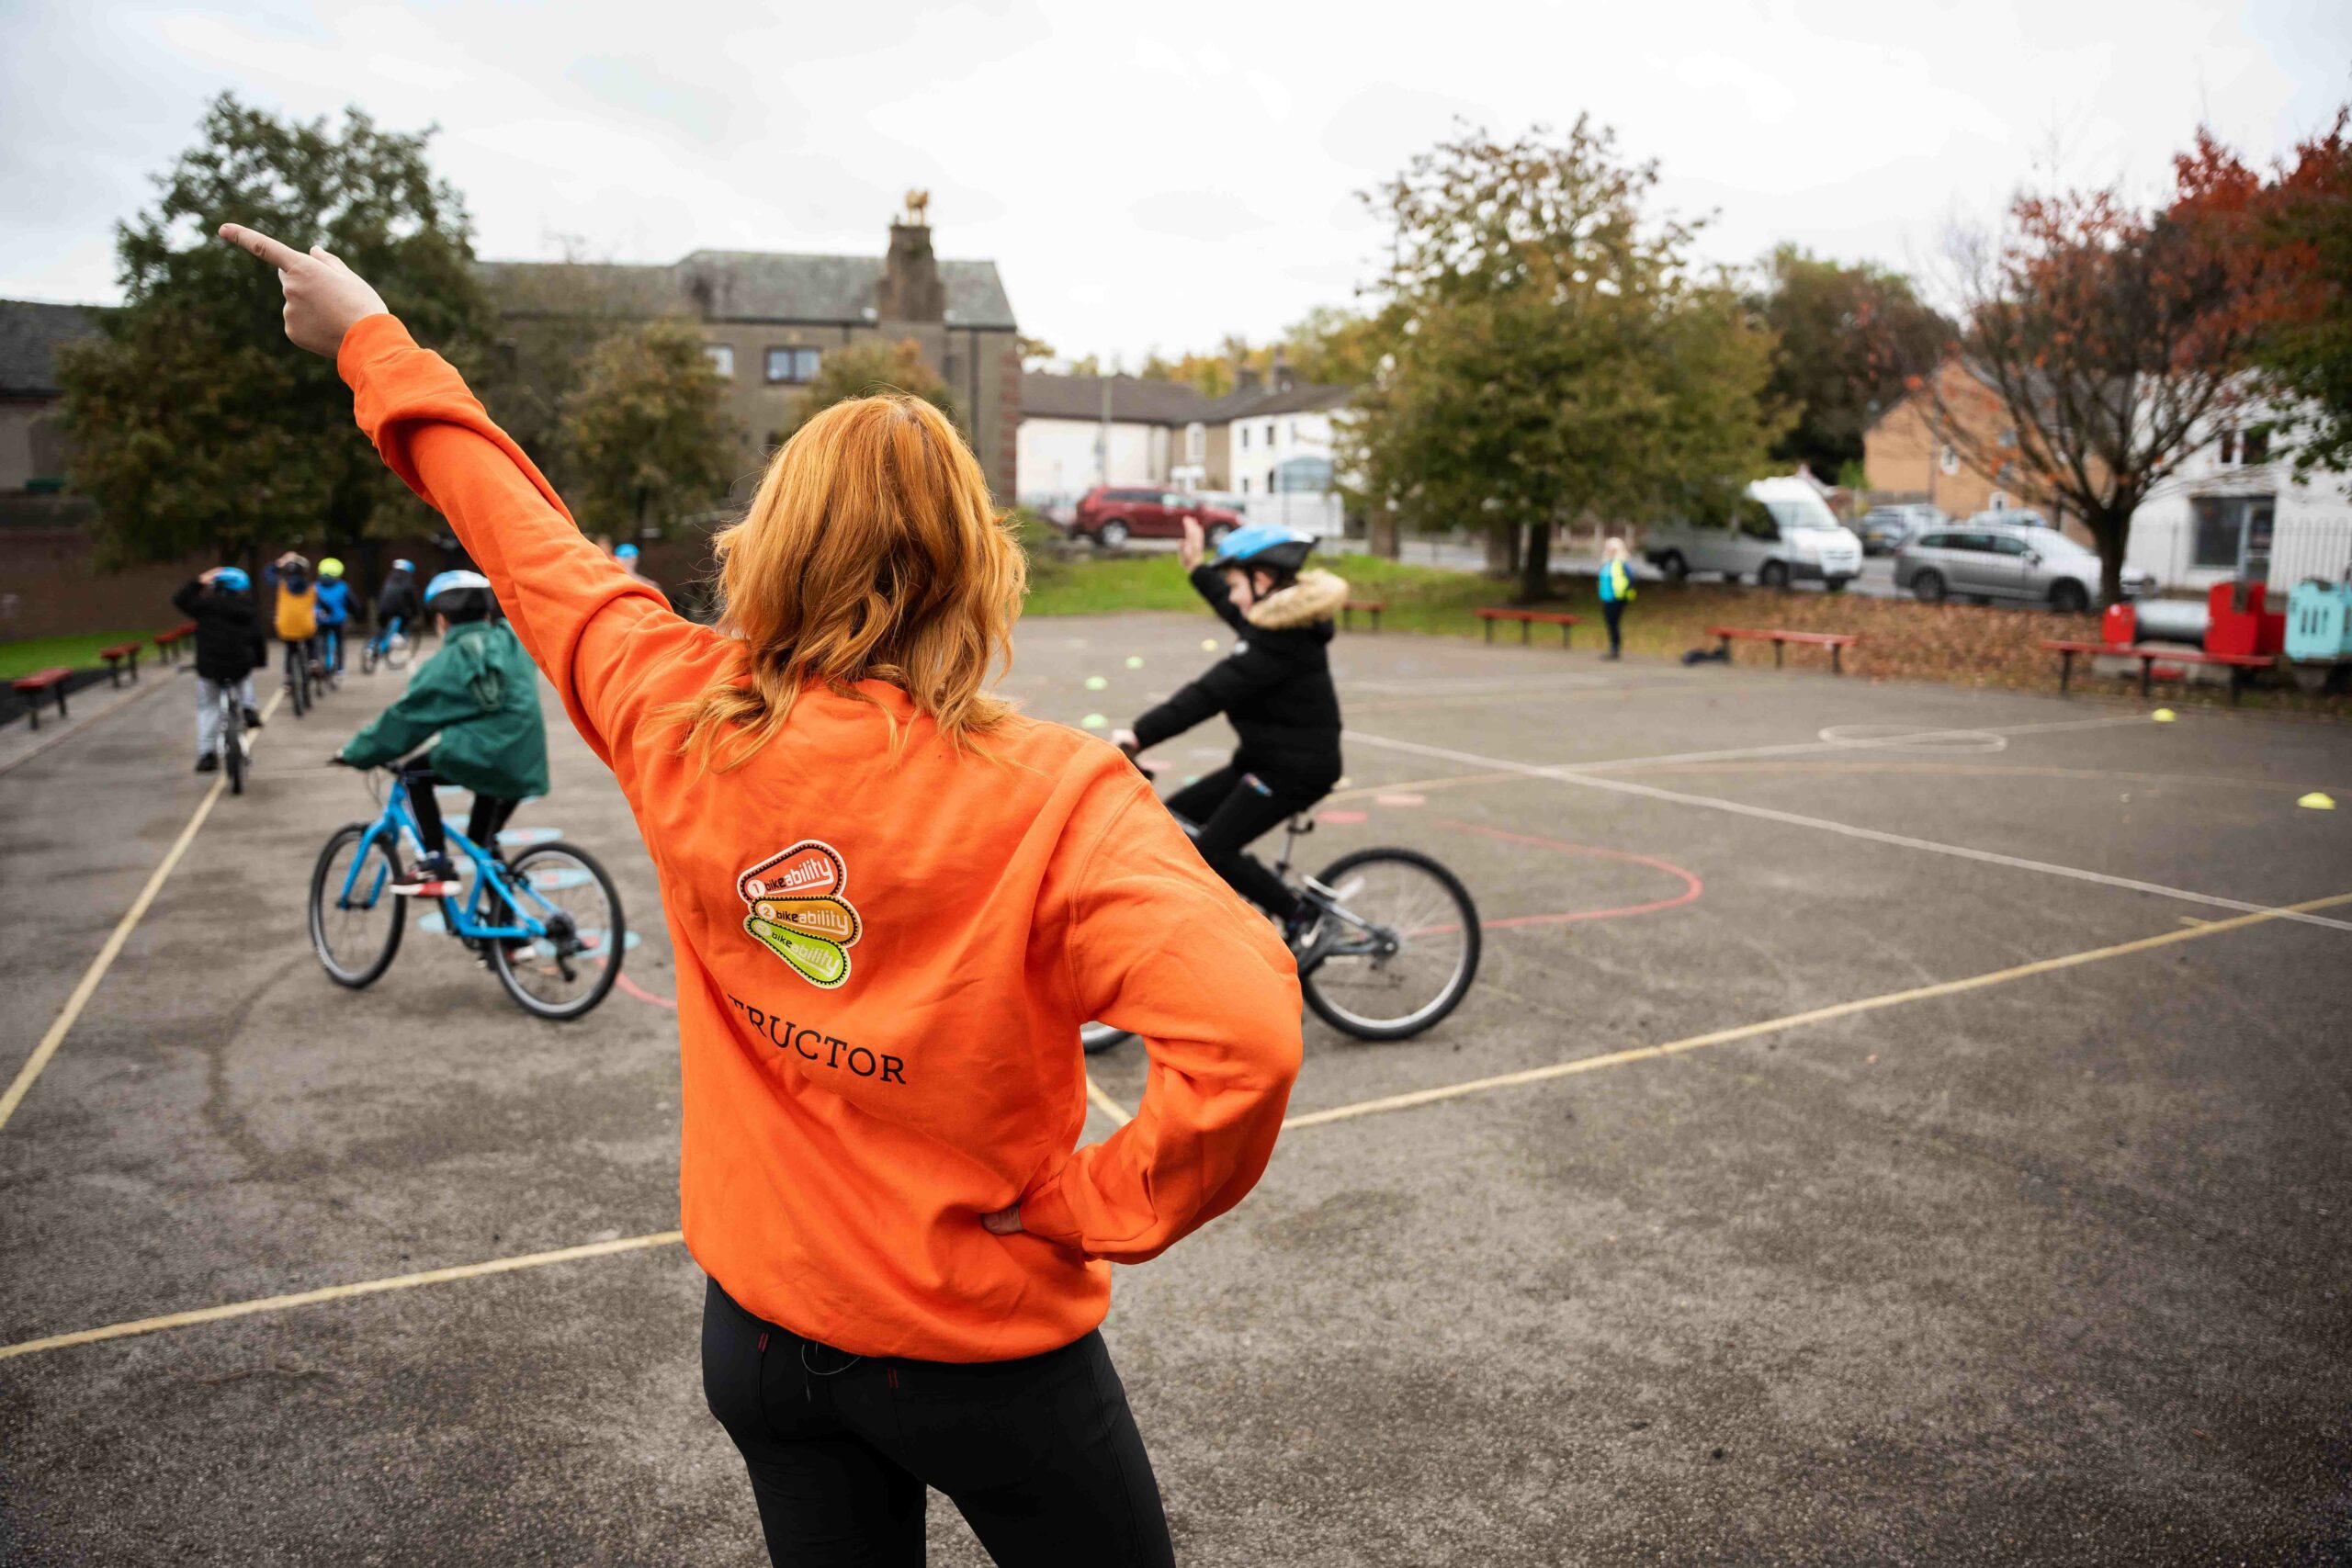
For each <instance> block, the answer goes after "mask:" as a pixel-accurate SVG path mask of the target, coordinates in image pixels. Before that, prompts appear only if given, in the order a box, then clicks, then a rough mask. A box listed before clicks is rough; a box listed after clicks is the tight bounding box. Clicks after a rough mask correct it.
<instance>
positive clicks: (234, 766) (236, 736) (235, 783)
mask: <svg viewBox="0 0 2352 1568" xmlns="http://www.w3.org/2000/svg"><path fill="white" fill-rule="evenodd" d="M220 766H221V767H222V768H223V769H225V770H226V771H227V773H228V774H229V793H230V794H231V795H243V794H244V793H245V705H244V699H243V698H242V697H240V696H239V695H238V694H237V688H236V685H235V684H234V683H233V682H232V683H231V685H230V687H229V694H228V696H227V697H226V698H224V699H223V700H222V702H221V704H220Z"/></svg>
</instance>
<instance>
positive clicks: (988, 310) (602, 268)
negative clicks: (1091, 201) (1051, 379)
mask: <svg viewBox="0 0 2352 1568" xmlns="http://www.w3.org/2000/svg"><path fill="white" fill-rule="evenodd" d="M481 272H482V276H483V277H484V279H485V280H486V281H487V282H489V283H491V284H492V286H493V287H494V288H498V289H499V290H500V292H501V293H502V294H503V295H504V296H505V297H506V298H507V299H510V300H512V301H514V302H515V304H517V305H519V306H520V307H521V308H524V309H547V310H560V309H562V303H561V300H560V295H561V294H562V293H564V292H565V291H567V290H572V289H593V290H599V291H603V292H605V293H606V294H608V295H609V296H610V297H612V298H613V299H615V300H616V303H619V304H621V305H622V306H623V308H627V309H635V310H650V311H658V310H673V309H686V310H693V311H694V312H695V314H697V315H700V316H703V317H705V318H707V319H708V320H712V321H798V322H807V323H809V324H812V325H821V326H835V325H850V326H855V325H859V324H861V323H863V322H866V321H872V320H873V319H874V315H873V310H874V288H875V285H876V284H877V283H879V282H881V280H882V258H881V257H880V256H829V255H803V254H791V253H788V252H782V251H696V252H695V253H694V254H691V255H689V256H686V257H684V259H683V260H680V261H677V262H674V263H672V264H670V265H621V264H590V265H573V264H569V263H563V262H484V263H482V264H481ZM939 277H940V281H941V283H942V284H944V286H945V288H946V290H947V324H948V325H949V326H951V327H990V328H1001V329H1004V330H1006V331H1010V330H1012V327H1013V325H1014V321H1013V315H1012V300H1011V299H1008V298H1006V296H1005V292H1004V282H1003V280H1002V279H1001V278H1000V277H999V276H997V270H996V263H994V262H989V261H943V262H941V263H940V264H939Z"/></svg>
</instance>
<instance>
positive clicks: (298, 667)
mask: <svg viewBox="0 0 2352 1568" xmlns="http://www.w3.org/2000/svg"><path fill="white" fill-rule="evenodd" d="M286 695H287V696H288V699H289V700H291V701H292V703H293V704H294V716H295V717H296V718H300V717H301V716H303V715H304V714H306V713H309V712H310V711H311V704H313V703H315V702H317V701H318V695H317V687H316V686H315V685H314V684H313V683H312V680H311V644H310V639H308V638H307V637H305V638H300V639H298V640H295V641H291V642H288V643H287V644H286Z"/></svg>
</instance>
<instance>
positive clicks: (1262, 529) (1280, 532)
mask: <svg viewBox="0 0 2352 1568" xmlns="http://www.w3.org/2000/svg"><path fill="white" fill-rule="evenodd" d="M1314 548H1315V541H1314V540H1312V539H1310V538H1308V537H1307V536H1306V535H1304V534H1301V533H1299V532H1297V531H1296V530H1295V529H1291V528H1285V527H1283V526H1282V525H1280V524H1278V523H1252V524H1250V525H1249V526H1248V527H1246V528H1236V529H1235V530H1234V531H1233V532H1232V533H1230V534H1227V536H1225V542H1224V543H1223V544H1221V545H1219V546H1218V547H1217V551H1216V560H1215V561H1214V562H1213V563H1212V564H1213V565H1216V566H1240V567H1265V568H1267V569H1269V570H1274V571H1282V572H1295V571H1296V570H1298V569H1299V568H1300V567H1302V566H1305V565H1306V557H1307V552H1309V551H1310V550H1312V549H1314Z"/></svg>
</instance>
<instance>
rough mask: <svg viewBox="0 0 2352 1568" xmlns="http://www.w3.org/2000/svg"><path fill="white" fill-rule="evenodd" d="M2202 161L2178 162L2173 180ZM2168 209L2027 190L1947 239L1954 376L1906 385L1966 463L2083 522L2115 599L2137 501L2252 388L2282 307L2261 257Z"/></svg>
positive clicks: (2113, 196)
mask: <svg viewBox="0 0 2352 1568" xmlns="http://www.w3.org/2000/svg"><path fill="white" fill-rule="evenodd" d="M2205 145H2207V143H2205V142H2204V141H2201V140H2200V147H2203V146H2205ZM2197 158H2198V155H2197V154H2191V155H2188V156H2185V157H2183V158H2182V159H2181V160H2180V161H2179V162H2180V177H2181V181H2182V184H2183V188H2184V190H2186V189H2188V188H2189V186H2190V182H2191V180H2192V179H2193V178H2194V177H2195V174H2196V164H2197ZM1952 258H1953V261H1954V264H1955V267H1954V271H1955V285H1956V291H1957V293H1958V296H1959V303H1960V305H1961V318H1962V320H1961V330H1960V336H1959V339H1958V341H1957V343H1956V344H1954V367H1953V368H1954V370H1956V371H1957V372H1959V373H1957V374H1944V375H1938V376H1932V377H1928V378H1922V379H1920V380H1918V381H1917V384H1916V386H1915V388H1914V392H1915V395H1916V396H1917V398H1918V400H1919V402H1920V406H1921V408H1922V410H1923V411H1924V412H1925V413H1926V414H1927V418H1928V423H1929V425H1930V426H1931V427H1932V428H1933V430H1934V431H1935V434H1936V436H1937V438H1938V439H1939V440H1940V441H1943V442H1946V443H1948V444H1950V445H1951V446H1952V448H1953V449H1954V450H1955V451H1956V452H1958V453H1959V455H1960V457H1961V458H1962V461H1964V462H1966V463H1967V464H1968V465H1969V466H1970V467H1971V468H1974V469H1976V470H1977V471H1978V472H1979V473H1981V474H1984V475H1985V477H1987V478H1988V479H1993V480H1994V481H1995V482H1996V483H1997V484H2000V485H2001V486H2002V487H2003V488H2005V489H2007V490H2011V491H2016V492H2018V493H2019V494H2022V495H2024V496H2026V497H2027V498H2029V499H2030V500H2034V501H2038V502H2042V503H2044V504H2048V505H2052V506H2053V507H2055V508H2057V509H2059V510H2062V511H2064V512H2066V513H2072V514H2073V515H2074V516H2075V517H2076V518H2078V519H2079V520H2080V521H2081V522H2082V524H2083V525H2084V526H2085V527H2086V528H2087V529H2088V530H2089V531H2090V535H2091V537H2092V540H2093V541H2094V542H2095V543H2096V544H2097V546H2098V552H2099V556H2100V562H2099V590H2100V592H2101V593H2102V594H2103V595H2104V596H2105V597H2106V598H2107V599H2109V600H2110V601H2112V600H2114V599H2116V598H2118V597H2120V593H2121V584H2122V572H2123V558H2124V550H2125V547H2126V546H2127V545H2128V544H2129V543H2130V541H2131V517H2132V513H2135V512H2137V511H2138V510H2139V509H2140V506H2141V504H2142V502H2145V501H2146V500H2147V499H2148V497H2149V495H2150V493H2151V492H2152V491H2154V490H2155V489H2156V487H2158V486H2159V485H2161V484H2163V483H2164V482H2165V480H2166V479H2170V478H2171V477H2172V476H2173V475H2174V474H2175V473H2177V471H2178V470H2179V468H2180V466H2181V464H2182V463H2183V462H2184V461H2185V460H2187V459H2188V457H2189V456H2190V455H2191V454H2193V453H2195V452H2196V451H2197V450H2198V449H2199V448H2200V447H2202V446H2204V445H2205V444H2206V443H2207V442H2209V441H2211V440H2212V439H2213V438H2214V436H2215V435H2216V434H2217V433H2218V432H2219V431H2220V429H2222V427H2223V426H2225V425H2227V424H2229V423H2233V421H2234V419H2235V417H2236V416H2237V414H2238V412H2239V411H2240V410H2242V409H2243V408H2244V407H2245V405H2246V404H2247V403H2248V402H2249V401H2250V400H2252V399H2254V398H2255V397H2256V395H2257V394H2256V389H2255V388H2254V386H2253V385H2252V383H2251V382H2250V380H2249V378H2248V377H2247V375H2246V372H2247V370H2248V368H2249V367H2250V366H2251V364H2252V362H2253V355H2254V351H2255V349H2256V346H2257V344H2259V343H2260V341H2261V337H2262V333H2263V330H2264V328H2265V326H2266V324H2267V321H2269V320H2270V319H2271V311H2272V310H2274V309H2275V307H2276V301H2275V300H2274V299H2271V298H2270V297H2269V295H2268V293H2267V291H2266V289H2265V288H2264V287H2263V285H2264V284H2265V282H2266V278H2267V272H2268V270H2269V269H2270V267H2271V265H2272V264H2271V263H2269V262H2268V261H2267V260H2261V259H2257V258H2256V257H2255V256H2253V255H2252V254H2251V253H2249V252H2248V251H2247V250H2246V249H2245V247H2243V246H2240V245H2237V244H2234V243H2232V241H2231V238H2230V236H2229V235H2228V234H2227V233H2226V232H2225V231H2224V230H2223V227H2222V225H2219V224H2217V223H2215V222H2213V221H2210V220H2208V219H2207V218H2206V217H2205V216H2203V215H2202V214H2199V213H2196V212H2191V211H2187V210H2179V209H2178V204H2177V203H2176V207H2175V209H2167V210H2165V211H2163V212H2158V213H2155V214H2149V213H2145V212H2143V211H2142V210H2141V209H2138V208H2137V207H2135V206H2134V205H2133V204H2132V203H2131V202H2130V201H2129V200H2128V199H2126V198H2125V197H2123V196H2122V194H2121V193H2120V192H2119V191H2118V190H2116V189H2115V188H2113V187H2109V188H2106V189H2099V190H2089V191H2069V192H2059V193H2053V194H2047V195H2032V194H2029V195H2024V196H2020V197H2018V199H2017V200H2016V201H2015V203H2013V204H2012V206H2011V208H2010V209H2009V217H2008V222H2007V225H2006V226H2005V227H2004V228H2003V230H2002V231H2000V232H1998V233H1997V234H1992V235H1985V234H1969V233H1962V234H1959V235H1956V236H1955V239H1954V243H1953V245H1952Z"/></svg>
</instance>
